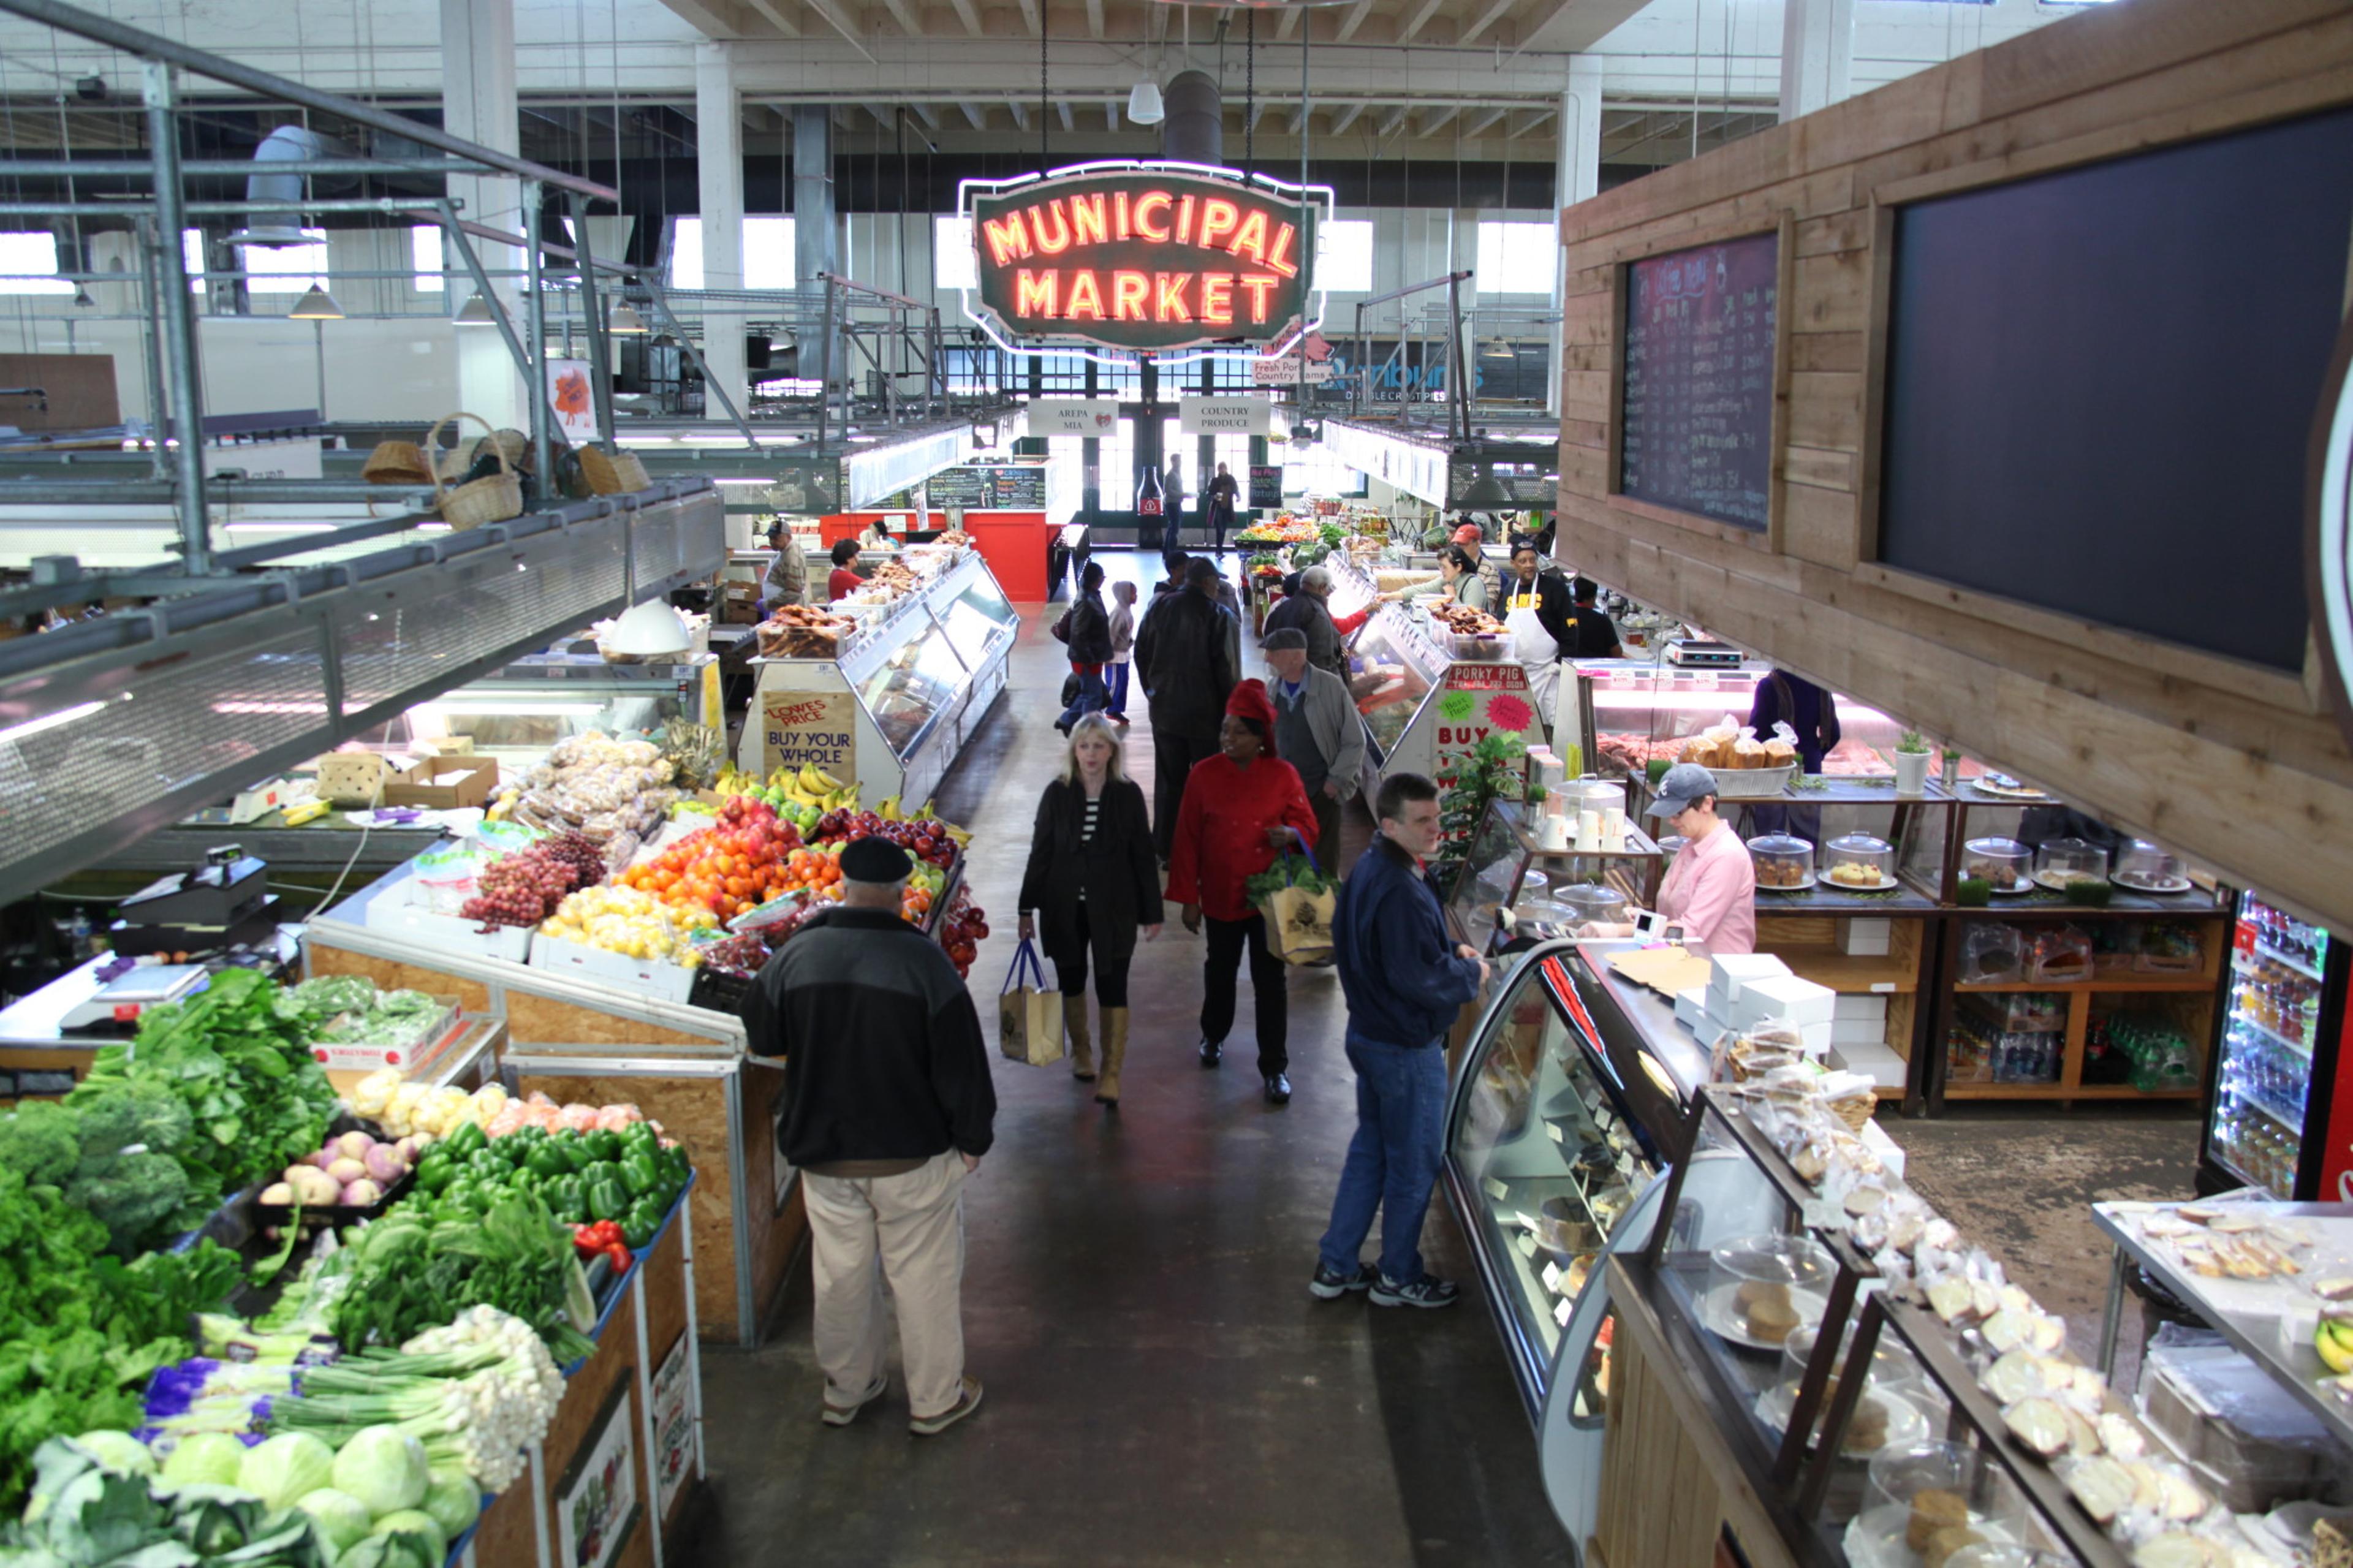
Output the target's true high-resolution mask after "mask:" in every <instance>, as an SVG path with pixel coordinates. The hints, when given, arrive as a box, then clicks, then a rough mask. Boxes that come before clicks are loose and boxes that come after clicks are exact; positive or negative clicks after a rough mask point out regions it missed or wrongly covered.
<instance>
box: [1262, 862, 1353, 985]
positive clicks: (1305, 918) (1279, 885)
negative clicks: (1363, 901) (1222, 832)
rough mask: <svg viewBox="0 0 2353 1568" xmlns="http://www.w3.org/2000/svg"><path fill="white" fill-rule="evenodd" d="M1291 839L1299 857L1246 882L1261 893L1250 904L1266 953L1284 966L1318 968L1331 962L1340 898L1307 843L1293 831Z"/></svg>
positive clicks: (1275, 864) (1275, 866) (1279, 863)
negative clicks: (1263, 929)
mask: <svg viewBox="0 0 2353 1568" xmlns="http://www.w3.org/2000/svg"><path fill="white" fill-rule="evenodd" d="M1291 836H1292V837H1293V838H1296V839H1298V840H1299V853H1298V854H1296V855H1293V854H1290V853H1288V852H1286V853H1285V854H1283V855H1282V857H1281V858H1278V859H1277V860H1276V861H1275V863H1274V864H1273V865H1272V866H1271V867H1269V868H1267V869H1266V870H1265V871H1264V872H1262V873H1261V876H1260V877H1257V878H1252V879H1251V881H1252V883H1253V884H1255V885H1257V886H1258V887H1259V888H1260V889H1261V891H1260V892H1259V894H1258V895H1257V896H1256V897H1254V898H1253V899H1252V900H1251V901H1252V902H1253V903H1255V904H1257V906H1258V910H1259V913H1260V914H1261V916H1262V917H1263V918H1264V919H1265V921H1266V949H1267V951H1268V952H1271V953H1273V954H1274V955H1275V956H1276V957H1277V958H1280V959H1281V960H1282V961H1283V962H1284V963H1322V962H1324V960H1325V959H1327V958H1330V957H1331V956H1332V917H1333V915H1334V913H1335V911H1336V910H1337V909H1338V907H1339V901H1340V898H1339V892H1338V889H1336V888H1335V887H1334V885H1333V884H1332V882H1331V880H1330V879H1327V878H1326V877H1325V876H1324V871H1323V868H1322V867H1320V866H1318V865H1317V864H1316V863H1315V852H1314V850H1312V849H1310V848H1308V847H1307V840H1306V839H1305V838H1303V837H1300V834H1299V831H1298V830H1297V829H1296V828H1293V830H1292V835H1291ZM1261 878H1263V879H1265V880H1261Z"/></svg>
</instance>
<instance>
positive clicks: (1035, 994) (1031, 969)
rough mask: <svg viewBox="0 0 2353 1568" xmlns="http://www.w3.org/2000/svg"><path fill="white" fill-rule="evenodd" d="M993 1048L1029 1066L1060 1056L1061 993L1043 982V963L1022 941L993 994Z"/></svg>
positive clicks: (1056, 1058)
mask: <svg viewBox="0 0 2353 1568" xmlns="http://www.w3.org/2000/svg"><path fill="white" fill-rule="evenodd" d="M1032 981H1035V982H1036V984H1031V982H1032ZM997 1049H999V1050H1001V1051H1003V1052H1004V1053H1005V1054H1006V1055H1007V1056H1008V1057H1011V1058H1013V1059H1014V1060H1015V1061H1017V1062H1027V1063H1029V1065H1030V1066H1031V1067H1033V1068H1041V1067H1044V1066H1046V1065H1047V1064H1048V1063H1050V1062H1058V1061H1060V1060H1061V1059H1062V994H1061V993H1060V991H1057V990H1055V989H1054V988H1053V987H1051V986H1050V985H1048V984H1046V965H1045V963H1044V961H1043V960H1041V959H1039V956H1038V950H1037V949H1036V948H1035V947H1032V946H1031V945H1030V944H1029V943H1028V942H1023V943H1022V944H1021V945H1020V946H1019V947H1018V948H1016V949H1014V950H1013V967H1012V969H1011V970H1010V971H1008V973H1007V974H1006V976H1005V985H1004V988H1003V989H1002V990H1001V991H999V992H998V994H997Z"/></svg>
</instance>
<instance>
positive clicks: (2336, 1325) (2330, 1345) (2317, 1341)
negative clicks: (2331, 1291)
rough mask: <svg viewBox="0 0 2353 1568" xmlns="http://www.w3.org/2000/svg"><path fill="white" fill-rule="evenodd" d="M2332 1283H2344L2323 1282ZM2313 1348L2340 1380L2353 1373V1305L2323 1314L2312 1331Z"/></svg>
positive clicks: (2330, 1308)
mask: <svg viewBox="0 0 2353 1568" xmlns="http://www.w3.org/2000/svg"><path fill="white" fill-rule="evenodd" d="M2330 1283H2338V1284H2341V1283H2343V1282H2342V1281H2323V1284H2324V1285H2326V1284H2330ZM2312 1348H2313V1349H2314V1350H2316V1351H2318V1352H2320V1360H2321V1363H2322V1364H2323V1365H2325V1366H2326V1367H2327V1368H2328V1370H2329V1371H2330V1372H2332V1373H2337V1375H2338V1376H2339V1377H2340V1378H2341V1377H2344V1376H2345V1374H2346V1373H2353V1305H2343V1304H2335V1305H2331V1306H2329V1307H2328V1308H2327V1309H2325V1310H2323V1311H2322V1312H2321V1314H2320V1321H2319V1322H2318V1323H2317V1324H2316V1325H2315V1326H2314V1328H2313V1331H2312ZM2348 1386H2353V1381H2348Z"/></svg>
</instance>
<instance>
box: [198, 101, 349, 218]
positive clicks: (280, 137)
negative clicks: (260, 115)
mask: <svg viewBox="0 0 2353 1568" xmlns="http://www.w3.org/2000/svg"><path fill="white" fill-rule="evenodd" d="M353 153H354V150H353V148H352V147H350V146H348V145H346V144H345V143H343V142H338V141H336V140H335V139H334V138H333V137H332V136H322V135H321V134H320V133H319V132H316V131H313V130H311V128H310V127H309V126H307V125H281V126H280V127H279V128H278V129H277V130H275V131H273V132H270V133H269V135H267V136H265V137H263V138H262V139H261V145H260V146H259V147H256V148H255V149H254V150H253V162H254V172H253V173H252V174H248V175H247V176H246V181H245V199H246V200H247V201H249V202H299V201H301V199H302V180H303V176H302V175H301V174H270V173H269V172H268V170H269V165H270V164H271V163H298V162H301V161H302V160H305V159H310V158H349V157H352V156H353ZM228 242H229V243H230V244H231V245H263V246H287V245H307V244H309V243H310V237H308V236H307V235H305V234H304V233H303V232H302V219H301V214H300V213H288V212H269V213H248V214H247V215H246V226H245V227H244V228H242V229H239V230H238V231H237V233H235V234H232V235H230V236H229V237H228Z"/></svg>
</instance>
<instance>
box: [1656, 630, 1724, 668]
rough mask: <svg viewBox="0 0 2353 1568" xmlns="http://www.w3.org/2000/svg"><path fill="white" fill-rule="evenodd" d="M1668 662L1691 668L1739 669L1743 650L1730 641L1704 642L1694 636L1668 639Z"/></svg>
mask: <svg viewBox="0 0 2353 1568" xmlns="http://www.w3.org/2000/svg"><path fill="white" fill-rule="evenodd" d="M1667 662H1668V663H1669V664H1680V665H1682V666H1683V667H1684V668H1689V669H1737V668H1740V662H1741V652H1740V650H1739V649H1738V648H1736V647H1732V646H1731V645H1730V644H1728V643H1720V642H1702V641H1699V640H1697V639H1695V638H1693V637H1670V638H1668V639H1667Z"/></svg>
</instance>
